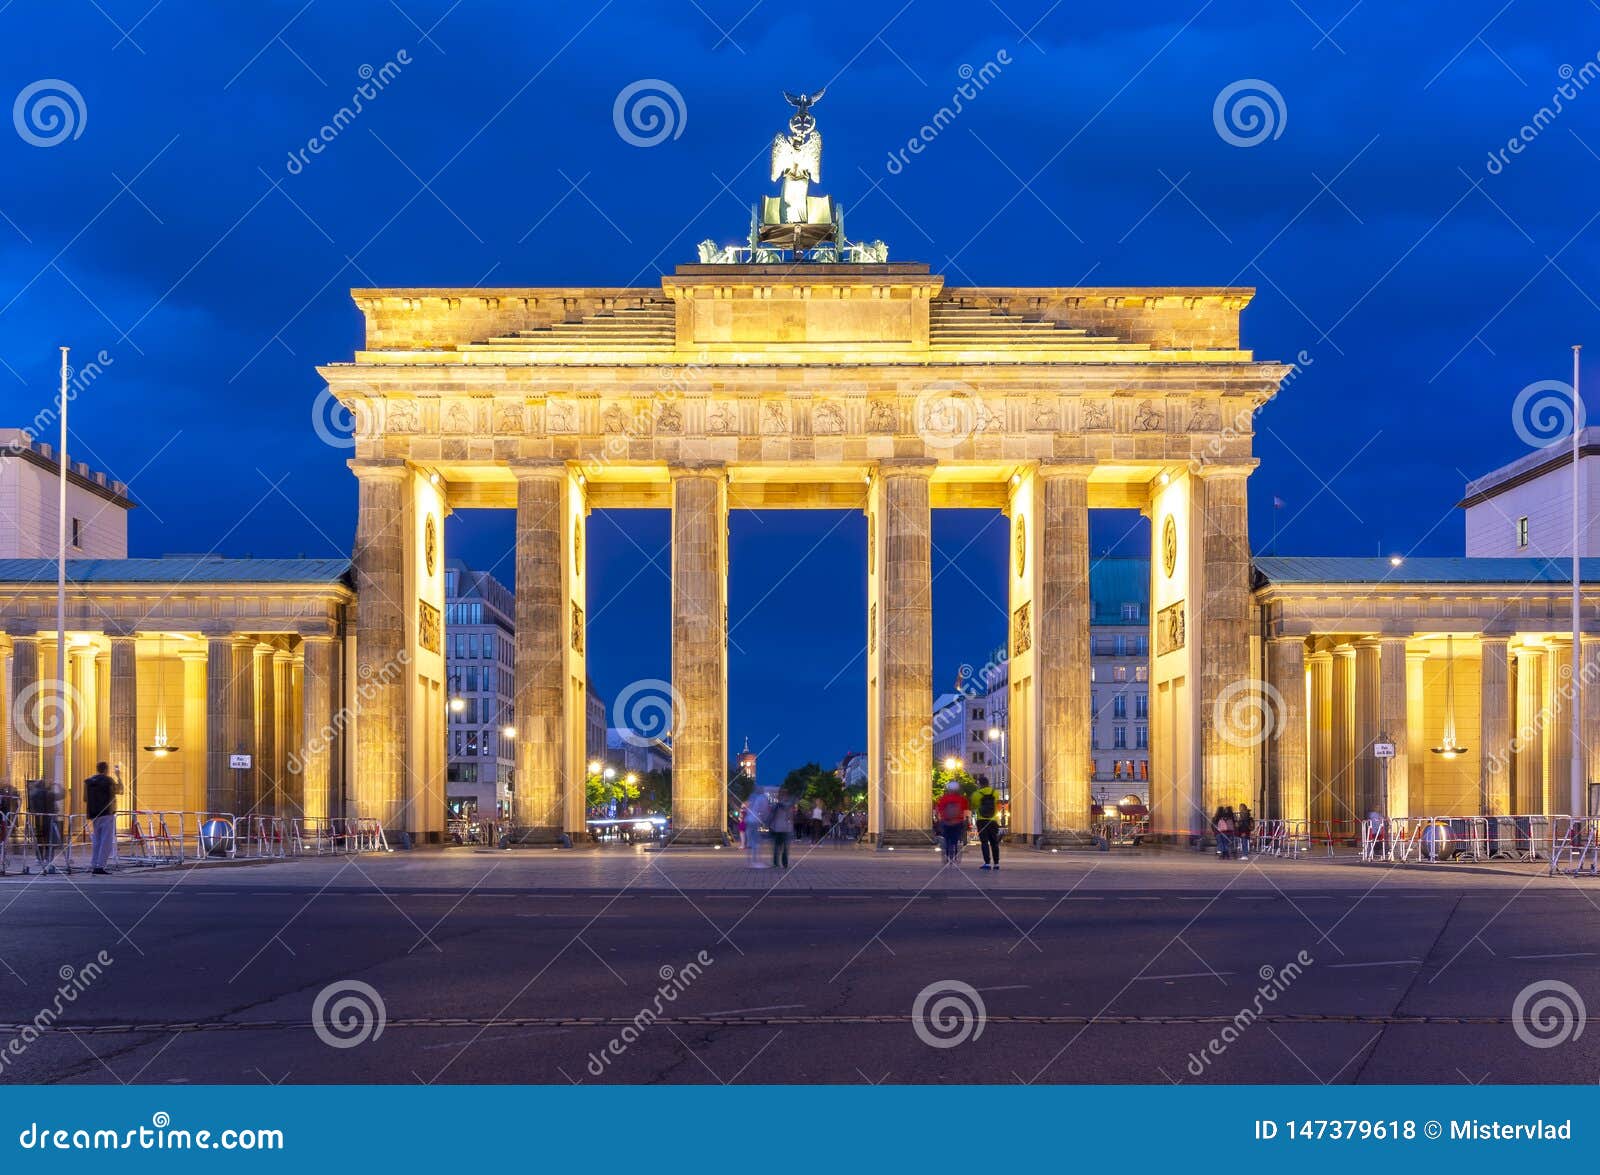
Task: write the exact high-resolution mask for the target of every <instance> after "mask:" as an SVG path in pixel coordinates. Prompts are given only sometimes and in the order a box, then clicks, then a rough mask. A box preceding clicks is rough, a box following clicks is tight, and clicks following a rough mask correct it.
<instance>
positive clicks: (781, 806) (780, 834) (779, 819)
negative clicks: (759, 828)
mask: <svg viewBox="0 0 1600 1175" xmlns="http://www.w3.org/2000/svg"><path fill="white" fill-rule="evenodd" d="M767 828H768V829H770V830H771V832H772V867H773V868H774V869H787V868H788V867H789V841H790V840H792V839H793V838H794V801H793V800H791V799H790V798H789V797H788V796H786V795H785V794H784V793H783V792H781V791H780V792H779V793H778V798H777V799H775V800H773V801H772V811H771V812H770V813H768V815H767Z"/></svg>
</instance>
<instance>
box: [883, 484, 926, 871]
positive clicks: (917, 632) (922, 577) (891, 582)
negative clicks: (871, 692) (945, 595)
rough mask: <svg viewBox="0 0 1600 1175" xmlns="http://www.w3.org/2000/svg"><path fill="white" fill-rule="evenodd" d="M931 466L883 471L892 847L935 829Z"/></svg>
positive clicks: (887, 804)
mask: <svg viewBox="0 0 1600 1175" xmlns="http://www.w3.org/2000/svg"><path fill="white" fill-rule="evenodd" d="M932 471H933V469H932V466H931V465H911V464H907V465H902V464H898V463H884V464H882V465H880V466H879V468H878V473H877V477H878V481H879V485H880V495H879V497H880V501H881V503H882V505H881V508H880V513H879V517H878V525H879V526H880V527H882V528H883V548H882V549H883V575H882V581H881V582H882V589H881V592H882V600H881V613H882V614H881V616H880V617H879V620H878V625H879V633H880V637H881V639H882V641H883V647H882V656H881V658H880V681H879V691H880V694H879V696H880V697H881V699H882V712H881V720H882V737H881V740H880V741H881V745H882V747H883V756H884V772H883V793H884V794H883V834H882V836H881V837H880V843H882V844H885V845H895V844H919V845H925V844H927V843H928V842H929V839H930V837H931V829H932V826H933V740H932V738H931V737H929V734H928V731H929V730H930V728H931V724H932V721H933V564H932V557H933V546H932V542H933V538H932V526H933V517H932V514H931V511H930V506H929V499H928V478H929V475H930V474H931V473H932Z"/></svg>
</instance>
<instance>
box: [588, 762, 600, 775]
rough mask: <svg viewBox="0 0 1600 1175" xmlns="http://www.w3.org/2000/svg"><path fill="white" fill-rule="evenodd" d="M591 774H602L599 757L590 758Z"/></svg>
mask: <svg viewBox="0 0 1600 1175" xmlns="http://www.w3.org/2000/svg"><path fill="white" fill-rule="evenodd" d="M589 774H590V775H599V774H600V760H598V759H590V760H589Z"/></svg>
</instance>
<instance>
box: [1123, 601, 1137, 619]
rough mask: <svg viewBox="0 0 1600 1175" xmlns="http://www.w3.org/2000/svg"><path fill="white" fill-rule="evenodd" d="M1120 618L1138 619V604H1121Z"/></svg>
mask: <svg viewBox="0 0 1600 1175" xmlns="http://www.w3.org/2000/svg"><path fill="white" fill-rule="evenodd" d="M1122 618H1123V619H1124V620H1138V619H1139V605H1138V604H1124V605H1122Z"/></svg>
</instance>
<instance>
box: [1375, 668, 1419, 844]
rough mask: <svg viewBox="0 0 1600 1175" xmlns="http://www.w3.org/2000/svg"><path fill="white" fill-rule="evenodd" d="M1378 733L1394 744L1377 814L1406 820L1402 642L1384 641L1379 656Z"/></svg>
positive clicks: (1407, 723)
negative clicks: (1385, 786) (1386, 785)
mask: <svg viewBox="0 0 1600 1175" xmlns="http://www.w3.org/2000/svg"><path fill="white" fill-rule="evenodd" d="M1378 660H1379V667H1378V672H1379V676H1380V678H1381V680H1380V684H1379V687H1378V732H1379V733H1380V734H1381V735H1383V736H1384V737H1385V738H1387V739H1388V740H1389V741H1390V742H1392V743H1393V744H1394V758H1393V759H1390V760H1389V764H1388V773H1389V774H1388V788H1387V792H1388V794H1387V796H1384V795H1383V794H1382V791H1380V793H1379V796H1380V800H1381V801H1386V802H1384V804H1383V806H1382V807H1380V808H1379V811H1381V812H1383V814H1384V815H1386V816H1405V815H1408V814H1409V813H1410V811H1411V733H1410V731H1411V708H1410V682H1411V668H1410V657H1409V655H1408V654H1407V652H1406V642H1405V639H1404V638H1396V637H1389V638H1386V639H1385V640H1384V641H1383V643H1382V646H1381V648H1380V649H1379V653H1378ZM1383 771H1384V765H1383V764H1382V763H1379V764H1378V772H1379V776H1378V780H1379V783H1380V785H1381V784H1382V782H1383Z"/></svg>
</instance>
